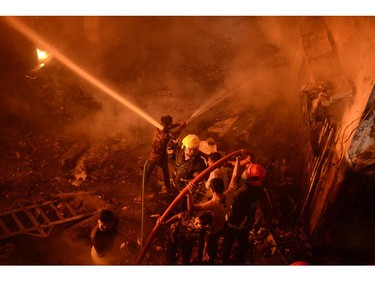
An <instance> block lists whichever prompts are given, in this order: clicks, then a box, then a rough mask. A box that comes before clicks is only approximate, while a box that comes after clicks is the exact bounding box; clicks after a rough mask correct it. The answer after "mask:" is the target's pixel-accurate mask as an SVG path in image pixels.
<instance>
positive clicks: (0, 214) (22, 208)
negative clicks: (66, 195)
mask: <svg viewBox="0 0 375 281" xmlns="http://www.w3.org/2000/svg"><path fill="white" fill-rule="evenodd" d="M53 203H54V201H47V202H43V203H42V204H39V205H35V204H32V205H27V206H24V205H23V204H21V203H20V202H18V204H19V205H20V207H19V208H16V209H11V210H9V211H6V212H3V213H0V216H3V215H9V214H11V213H13V212H19V211H24V210H25V209H35V208H37V207H42V206H46V205H50V204H53Z"/></svg>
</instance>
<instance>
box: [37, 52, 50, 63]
mask: <svg viewBox="0 0 375 281" xmlns="http://www.w3.org/2000/svg"><path fill="white" fill-rule="evenodd" d="M36 53H37V55H38V61H39V63H40V64H42V63H44V62H45V61H46V60H47V59H48V58H49V55H48V53H47V52H46V51H43V50H41V49H39V48H38V49H36Z"/></svg>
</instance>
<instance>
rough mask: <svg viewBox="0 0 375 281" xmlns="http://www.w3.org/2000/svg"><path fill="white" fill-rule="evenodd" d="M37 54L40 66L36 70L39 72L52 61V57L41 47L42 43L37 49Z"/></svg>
mask: <svg viewBox="0 0 375 281" xmlns="http://www.w3.org/2000/svg"><path fill="white" fill-rule="evenodd" d="M36 54H37V57H38V66H37V67H36V69H35V70H38V69H41V68H42V67H43V66H45V65H46V62H47V61H49V60H50V59H51V55H50V54H49V53H48V52H47V51H45V50H44V49H43V48H42V47H41V46H40V43H39V44H38V48H37V49H36Z"/></svg>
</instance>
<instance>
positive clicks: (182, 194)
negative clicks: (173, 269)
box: [135, 149, 251, 265]
mask: <svg viewBox="0 0 375 281" xmlns="http://www.w3.org/2000/svg"><path fill="white" fill-rule="evenodd" d="M242 154H251V153H250V151H249V150H248V149H240V150H237V151H234V152H232V153H230V154H228V155H226V156H224V157H223V158H221V159H219V160H218V161H216V162H215V163H213V164H212V165H211V166H209V167H207V168H206V169H205V170H203V171H202V172H201V173H200V174H199V175H198V176H196V177H195V178H194V179H193V180H192V181H191V183H192V184H198V183H199V182H201V181H202V180H203V179H204V178H205V176H206V175H207V174H208V173H210V172H211V171H213V170H215V169H216V168H217V167H219V166H221V165H223V164H224V163H225V162H227V161H228V160H230V159H231V158H232V157H234V156H238V155H242ZM188 192H189V188H188V184H187V185H186V186H185V187H184V189H183V190H181V192H180V193H179V194H178V195H177V196H176V198H175V199H174V200H173V201H172V203H171V204H170V205H169V206H168V208H167V209H166V210H165V212H164V213H163V215H162V216H161V218H160V222H163V221H164V220H165V219H166V218H167V217H168V216H169V214H170V213H171V212H172V211H173V209H174V208H175V207H176V205H177V204H178V203H179V202H180V201H181V200H182V199H185V200H186V198H185V195H186V194H187V193H188ZM160 226H161V223H157V224H156V225H155V226H154V228H153V229H152V231H151V232H150V234H149V236H148V237H147V239H146V241H145V243H144V244H143V247H142V249H141V251H140V253H139V254H138V256H137V259H136V262H135V264H136V265H138V264H140V263H141V262H142V260H143V257H144V255H145V254H146V251H147V249H148V247H149V246H150V245H151V243H152V241H153V240H154V238H155V235H156V233H157V232H158V230H159V228H160Z"/></svg>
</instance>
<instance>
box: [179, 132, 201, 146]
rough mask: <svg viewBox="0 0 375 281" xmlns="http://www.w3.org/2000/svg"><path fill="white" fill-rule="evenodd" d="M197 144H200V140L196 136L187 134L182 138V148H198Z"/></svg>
mask: <svg viewBox="0 0 375 281" xmlns="http://www.w3.org/2000/svg"><path fill="white" fill-rule="evenodd" d="M199 144H200V140H199V138H198V136H196V135H192V134H190V135H187V136H186V137H184V139H183V140H182V145H183V148H184V147H186V148H195V149H198V148H199Z"/></svg>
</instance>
